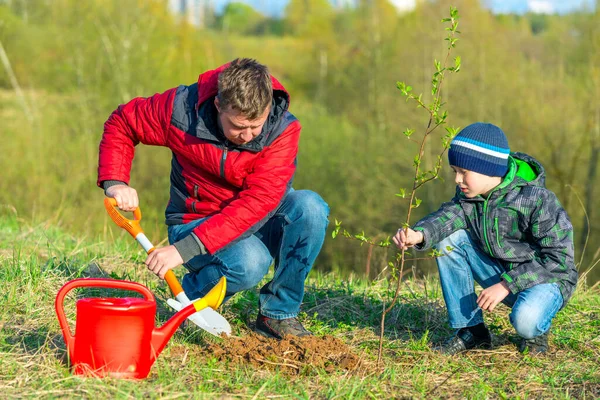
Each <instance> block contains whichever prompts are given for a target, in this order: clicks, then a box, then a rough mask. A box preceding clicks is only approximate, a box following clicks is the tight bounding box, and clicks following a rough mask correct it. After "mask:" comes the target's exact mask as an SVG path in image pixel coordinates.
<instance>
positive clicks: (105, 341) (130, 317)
mask: <svg viewBox="0 0 600 400" xmlns="http://www.w3.org/2000/svg"><path fill="white" fill-rule="evenodd" d="M225 286H226V284H225V278H224V277H223V278H221V280H220V281H219V283H217V285H216V286H215V287H214V288H212V289H211V291H210V292H208V294H207V295H206V296H204V297H203V298H201V299H199V300H197V301H195V302H194V303H192V304H190V305H188V306H187V307H185V308H184V309H182V310H181V311H179V312H178V313H177V314H175V315H174V316H172V317H171V319H169V320H168V321H167V322H166V323H165V324H164V325H163V326H161V327H160V328H155V327H154V316H155V314H156V301H155V300H154V296H153V295H152V292H150V290H149V289H148V288H147V287H145V286H143V285H140V284H139V283H135V282H128V281H120V280H116V279H95V278H83V279H75V280H72V281H70V282H67V283H66V284H65V285H64V286H63V287H62V288H61V289H60V290H59V292H58V295H57V296H56V301H55V308H56V314H57V315H58V322H59V323H60V327H61V329H62V332H63V336H64V338H65V343H66V345H67V348H68V351H69V360H70V363H71V366H72V370H73V373H74V374H76V375H91V376H97V377H104V376H110V377H114V378H132V379H144V378H146V377H147V376H148V374H149V373H150V368H151V367H152V364H154V361H156V358H157V357H158V355H159V354H160V352H161V351H162V350H163V349H164V348H165V346H166V344H167V342H168V341H169V339H170V338H171V336H172V335H173V333H174V332H175V330H176V329H177V327H179V325H180V324H181V323H182V322H183V321H185V319H186V318H187V317H189V316H190V315H192V314H194V313H195V312H197V311H200V310H202V309H204V308H206V307H211V308H218V307H219V306H220V305H221V303H222V302H223V298H224V297H225ZM79 287H102V288H114V289H125V290H132V291H135V292H138V293H140V294H141V295H143V296H144V298H143V299H140V298H134V297H124V298H104V297H102V298H85V299H80V300H79V301H77V320H76V323H75V335H72V334H71V330H70V329H69V324H68V322H67V319H66V317H65V311H64V304H63V302H64V298H65V296H66V294H67V293H68V292H69V291H71V290H72V289H75V288H79Z"/></svg>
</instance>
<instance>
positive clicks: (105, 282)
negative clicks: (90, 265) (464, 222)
mask: <svg viewBox="0 0 600 400" xmlns="http://www.w3.org/2000/svg"><path fill="white" fill-rule="evenodd" d="M79 287H103V288H110V289H124V290H133V291H135V292H138V293H139V294H141V295H142V296H144V298H145V299H146V300H149V301H155V299H154V295H153V294H152V292H151V291H150V290H149V289H148V288H147V287H146V286H144V285H140V284H139V283H135V282H128V281H120V280H117V279H99V278H81V279H74V280H72V281H69V282H67V283H65V284H64V285H63V287H62V288H60V290H59V291H58V295H57V296H56V300H55V302H54V308H55V310H56V315H57V316H58V323H59V324H60V328H61V330H62V332H63V336H64V338H65V344H66V345H67V348H68V349H69V354H70V355H72V354H73V353H72V352H73V350H74V349H73V346H74V344H75V342H74V339H75V338H74V336H73V335H72V334H71V330H70V329H69V323H68V322H67V318H66V316H65V309H64V300H65V296H66V295H67V293H68V292H70V291H71V290H73V289H75V288H79Z"/></svg>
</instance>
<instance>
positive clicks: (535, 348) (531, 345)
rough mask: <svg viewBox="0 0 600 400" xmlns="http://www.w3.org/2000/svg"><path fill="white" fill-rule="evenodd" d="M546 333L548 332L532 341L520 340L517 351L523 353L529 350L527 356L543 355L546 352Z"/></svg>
mask: <svg viewBox="0 0 600 400" xmlns="http://www.w3.org/2000/svg"><path fill="white" fill-rule="evenodd" d="M548 333H549V331H548V332H546V333H544V334H543V335H540V336H536V337H534V338H533V339H525V338H521V341H520V342H519V351H520V352H521V353H524V352H525V351H527V350H529V354H544V353H545V352H547V351H548Z"/></svg>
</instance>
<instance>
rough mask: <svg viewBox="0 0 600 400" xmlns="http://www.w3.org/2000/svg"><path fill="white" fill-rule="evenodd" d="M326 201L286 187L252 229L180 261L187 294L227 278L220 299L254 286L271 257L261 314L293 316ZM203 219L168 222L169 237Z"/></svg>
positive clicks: (323, 224)
mask: <svg viewBox="0 0 600 400" xmlns="http://www.w3.org/2000/svg"><path fill="white" fill-rule="evenodd" d="M328 216H329V206H328V205H327V203H325V201H323V199H322V198H321V197H320V196H319V195H318V194H316V193H315V192H312V191H309V190H293V191H290V192H289V193H288V194H287V196H286V197H285V198H284V200H283V202H282V203H281V204H280V205H279V208H278V209H277V211H276V213H275V215H274V216H273V217H272V218H271V219H269V220H268V221H267V222H266V223H265V225H263V226H262V227H261V228H260V229H259V230H258V231H257V232H256V233H255V234H253V235H252V236H250V237H247V238H245V239H242V240H239V241H237V242H235V243H233V244H231V245H229V246H227V247H225V248H224V249H222V250H219V251H217V252H216V253H215V254H212V255H211V254H205V255H198V256H196V257H194V258H192V259H191V260H190V261H189V262H187V263H186V264H185V267H186V268H187V269H188V270H189V273H187V274H186V275H185V276H184V277H183V281H182V286H183V290H184V291H185V293H186V294H187V296H188V297H189V298H190V299H195V298H198V297H201V296H204V295H205V294H206V293H208V291H209V290H210V289H211V288H212V287H213V286H214V285H215V284H216V283H217V282H218V281H219V279H220V278H221V276H225V277H226V278H227V292H226V297H225V300H227V299H228V298H230V297H231V296H232V295H233V294H235V293H237V292H239V291H242V290H246V289H251V288H253V287H255V286H256V285H257V284H258V283H259V282H260V281H261V280H262V278H263V277H264V276H265V275H266V274H267V272H268V271H269V267H270V266H271V264H273V262H274V266H275V273H274V276H273V279H272V280H271V281H270V282H268V283H267V284H266V285H264V286H263V287H262V288H261V289H260V296H259V309H260V313H261V314H262V315H264V316H265V317H269V318H274V319H278V320H280V319H286V318H293V317H295V316H297V315H298V312H299V311H300V304H301V303H302V298H303V297H304V280H305V279H306V277H307V275H308V273H309V271H310V270H311V268H312V265H313V262H314V261H315V258H316V257H317V255H318V254H319V251H320V250H321V246H322V245H323V240H324V239H325V230H326V229H327V225H328V222H329V221H328V219H327V218H328ZM204 221H206V218H203V219H200V220H197V221H193V222H190V223H187V224H182V225H171V226H169V242H170V243H174V242H176V241H178V240H181V239H183V238H184V237H185V236H187V235H188V234H190V233H191V231H192V230H193V229H194V228H195V227H196V226H198V225H200V224H201V223H202V222H204Z"/></svg>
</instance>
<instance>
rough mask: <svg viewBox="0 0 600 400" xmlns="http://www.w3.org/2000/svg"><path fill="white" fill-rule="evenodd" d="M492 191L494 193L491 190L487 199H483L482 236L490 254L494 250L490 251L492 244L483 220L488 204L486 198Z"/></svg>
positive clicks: (485, 218) (484, 219) (485, 216)
mask: <svg viewBox="0 0 600 400" xmlns="http://www.w3.org/2000/svg"><path fill="white" fill-rule="evenodd" d="M492 193H494V191H493V190H492V192H491V193H490V194H489V195H488V196H487V199H485V201H484V202H483V238H484V240H485V244H486V245H487V248H488V251H489V252H490V255H493V254H494V252H493V251H492V246H490V242H489V241H488V237H487V226H486V223H485V221H486V220H487V205H488V199H489V198H490V197H492Z"/></svg>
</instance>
